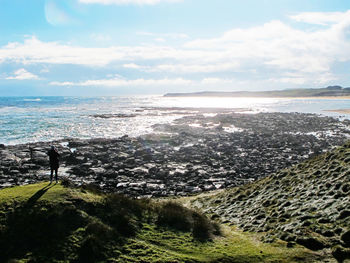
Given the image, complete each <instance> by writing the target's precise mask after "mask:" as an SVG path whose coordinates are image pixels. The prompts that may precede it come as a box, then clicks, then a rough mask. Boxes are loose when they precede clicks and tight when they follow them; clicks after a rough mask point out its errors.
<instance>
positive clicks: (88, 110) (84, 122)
mask: <svg viewBox="0 0 350 263" xmlns="http://www.w3.org/2000/svg"><path fill="white" fill-rule="evenodd" d="M348 107H349V99H342V98H338V99H327V98H325V99H320V98H232V97H231V98H225V97H222V98H215V100H214V99H213V98H205V97H174V98H171V97H163V96H162V95H133V96H124V95H123V96H101V97H97V96H94V97H90V96H88V97H83V96H81V97H73V96H72V97H70V96H23V97H18V96H13V97H0V144H5V145H15V144H24V143H33V142H39V141H43V142H46V141H54V140H63V139H67V138H74V139H92V138H117V137H120V136H123V135H128V136H133V137H135V136H140V135H143V134H148V133H152V132H153V128H152V126H153V125H155V124H164V123H169V124H170V123H172V122H173V121H174V120H175V119H178V118H181V117H183V116H186V115H191V114H192V115H193V114H198V113H200V112H202V113H203V114H215V113H216V112H218V111H220V110H224V109H226V110H229V111H231V112H234V111H237V112H247V113H258V112H300V113H314V114H319V115H324V116H331V117H335V118H346V119H348V118H349V117H350V115H349V114H341V113H337V112H329V111H327V110H334V109H346V108H348ZM203 109H205V111H203Z"/></svg>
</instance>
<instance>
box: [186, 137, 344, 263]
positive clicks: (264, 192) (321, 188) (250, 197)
mask: <svg viewBox="0 0 350 263" xmlns="http://www.w3.org/2000/svg"><path fill="white" fill-rule="evenodd" d="M187 202H189V203H190V205H191V206H192V207H197V208H200V209H203V211H204V212H205V213H206V214H208V215H210V216H211V218H212V219H213V218H220V219H221V221H222V222H225V223H228V224H232V225H237V226H238V227H239V228H241V229H243V230H244V231H249V232H263V233H265V234H264V235H263V239H264V241H265V242H272V241H273V240H276V238H280V239H282V240H285V241H286V242H288V246H291V247H292V246H294V245H295V244H296V243H297V244H300V245H303V246H305V247H307V248H309V249H312V250H315V251H316V250H317V251H322V252H325V253H327V252H329V251H332V254H333V256H334V257H335V258H336V259H337V260H338V261H339V262H342V261H344V260H346V259H350V143H348V144H346V145H344V146H342V147H339V148H337V149H335V150H333V151H332V152H329V153H327V154H323V155H320V156H317V157H315V158H313V159H310V160H308V161H306V162H303V163H301V164H298V165H295V166H293V167H291V168H289V169H285V170H282V171H280V172H278V173H276V174H273V175H271V176H269V177H267V178H264V179H262V180H259V181H256V182H254V183H251V184H247V185H245V186H243V187H239V188H232V189H228V190H225V191H222V192H220V193H217V194H212V195H202V196H197V197H194V198H191V199H190V200H187ZM349 261H350V260H349Z"/></svg>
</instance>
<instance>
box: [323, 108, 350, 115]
mask: <svg viewBox="0 0 350 263" xmlns="http://www.w3.org/2000/svg"><path fill="white" fill-rule="evenodd" d="M325 111H329V112H337V113H342V114H350V109H335V110H325Z"/></svg>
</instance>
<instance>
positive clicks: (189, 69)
mask: <svg viewBox="0 0 350 263" xmlns="http://www.w3.org/2000/svg"><path fill="white" fill-rule="evenodd" d="M123 66H124V67H125V68H130V69H138V70H141V71H145V72H170V73H182V74H183V73H209V72H223V71H235V70H237V69H238V68H239V63H238V62H237V61H232V62H229V63H217V64H210V63H208V64H203V65H202V64H199V63H198V64H179V63H173V64H160V65H156V66H140V65H137V64H125V65H123Z"/></svg>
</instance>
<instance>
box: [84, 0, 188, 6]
mask: <svg viewBox="0 0 350 263" xmlns="http://www.w3.org/2000/svg"><path fill="white" fill-rule="evenodd" d="M182 1H183V0H79V2H80V3H84V4H103V5H129V4H136V5H155V4H159V3H176V2H182Z"/></svg>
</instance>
